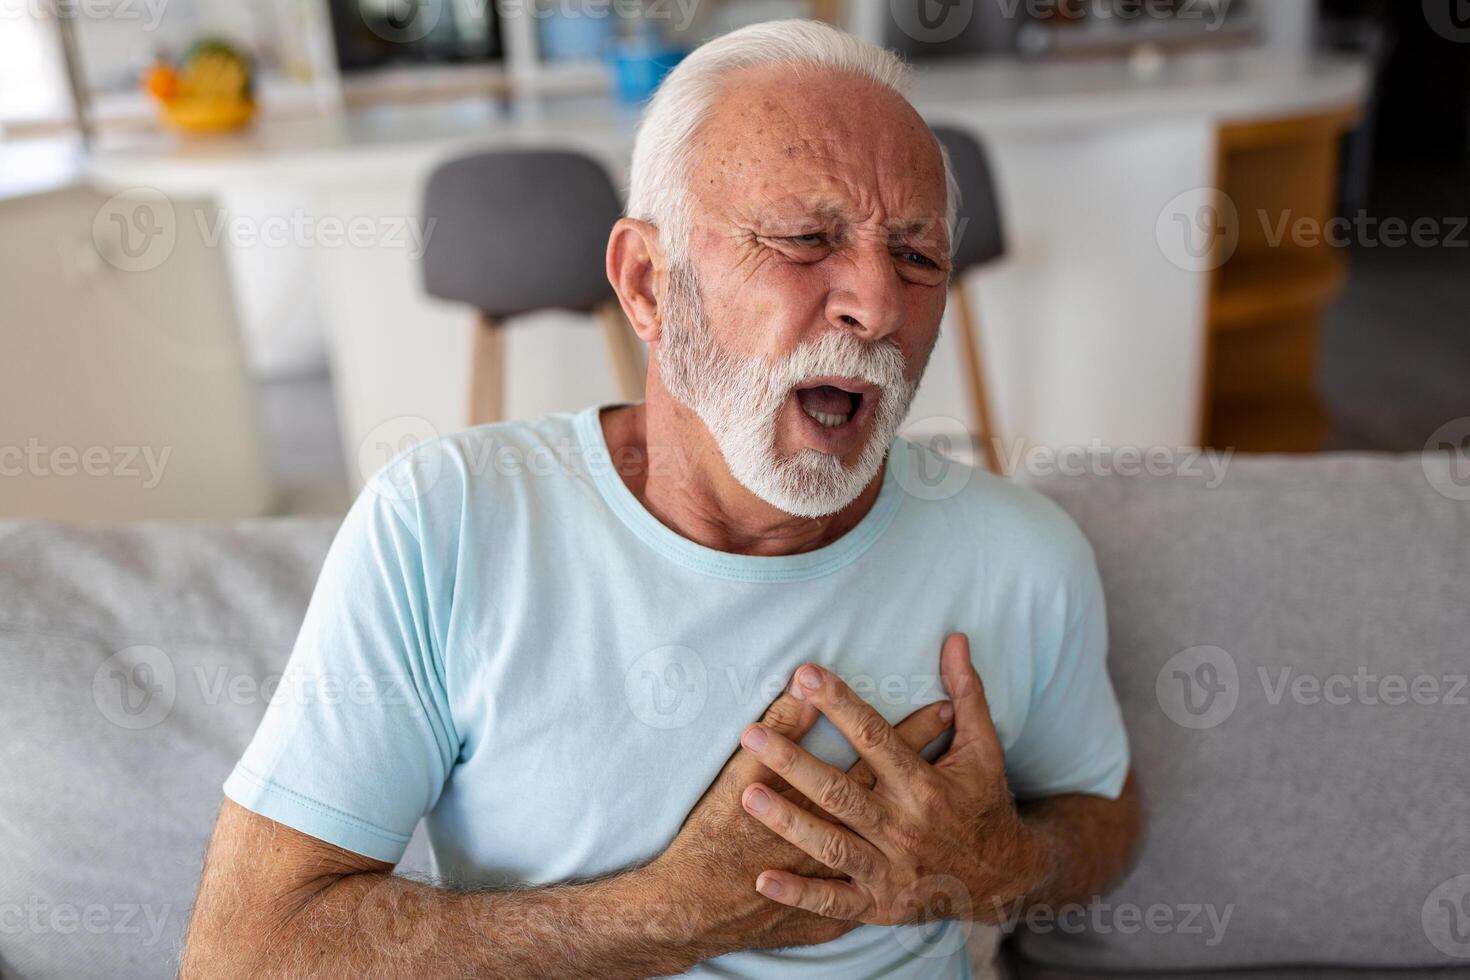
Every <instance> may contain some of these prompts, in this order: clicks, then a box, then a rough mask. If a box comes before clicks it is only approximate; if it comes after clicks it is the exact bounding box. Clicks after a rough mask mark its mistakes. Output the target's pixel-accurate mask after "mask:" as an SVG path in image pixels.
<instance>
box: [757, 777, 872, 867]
mask: <svg viewBox="0 0 1470 980" xmlns="http://www.w3.org/2000/svg"><path fill="white" fill-rule="evenodd" d="M740 803H741V805H742V806H744V807H745V812H747V813H749V814H750V815H751V816H752V817H755V818H756V819H757V820H759V821H760V822H761V823H763V824H765V825H766V826H767V827H769V828H770V829H771V831H772V832H774V833H775V834H776V835H778V836H780V837H783V838H785V839H786V840H787V841H789V842H790V843H792V844H794V845H796V846H797V847H798V848H800V849H801V850H802V851H804V852H806V854H807V855H808V856H810V857H811V858H812V859H814V860H816V861H818V862H820V863H822V864H824V865H826V866H827V867H829V868H831V869H832V870H833V871H836V872H839V873H840V874H845V875H847V876H848V877H849V878H852V879H853V880H854V881H868V880H870V879H871V878H872V877H873V873H874V871H875V870H876V869H877V862H878V861H880V860H881V856H880V855H879V854H878V852H877V851H876V850H874V848H873V846H872V845H871V844H869V843H867V842H866V841H864V840H862V839H860V838H858V837H856V836H854V835H853V834H852V833H850V832H848V831H846V830H843V829H842V828H840V827H838V826H836V825H834V824H833V823H831V822H830V821H827V820H823V819H822V818H821V817H819V816H816V815H815V814H813V813H810V812H808V811H806V810H803V809H802V808H801V807H799V806H796V805H795V804H793V803H792V802H791V801H790V800H788V799H786V798H785V797H784V796H781V795H780V794H779V793H772V792H771V791H770V790H768V789H766V787H764V786H762V785H761V784H760V783H754V784H752V785H750V786H747V787H746V789H745V792H744V793H742V794H741V796H740Z"/></svg>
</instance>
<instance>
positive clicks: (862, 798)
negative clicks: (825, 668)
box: [740, 725, 886, 839]
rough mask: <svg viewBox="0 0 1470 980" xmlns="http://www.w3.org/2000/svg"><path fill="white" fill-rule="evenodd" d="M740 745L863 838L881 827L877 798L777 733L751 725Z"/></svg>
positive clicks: (881, 812)
mask: <svg viewBox="0 0 1470 980" xmlns="http://www.w3.org/2000/svg"><path fill="white" fill-rule="evenodd" d="M740 744H741V745H743V746H745V748H746V749H747V750H749V751H750V752H751V754H752V755H754V756H755V757H756V758H757V759H759V760H760V761H761V764H762V765H764V766H765V767H766V768H768V769H770V770H771V771H772V772H773V773H775V774H776V775H778V776H780V777H781V778H782V779H784V780H786V782H787V783H789V784H791V786H792V787H793V788H795V789H796V790H797V791H798V792H799V793H801V794H802V795H803V796H805V797H806V798H807V799H808V800H810V801H811V802H812V803H814V804H815V805H816V806H818V807H820V808H821V809H823V810H825V811H827V813H828V814H829V815H831V816H833V817H836V818H837V819H838V820H841V821H842V822H843V823H845V824H847V826H849V827H851V828H852V829H853V830H855V831H857V832H858V833H860V834H862V835H863V836H864V837H867V838H869V839H873V838H874V836H875V834H877V832H878V831H879V830H880V829H881V827H882V825H883V823H884V820H885V816H886V812H885V809H886V808H885V807H884V805H883V804H882V803H881V802H880V801H879V800H878V798H877V797H875V796H874V795H873V794H872V793H871V792H869V791H868V789H867V788H865V787H863V786H859V785H858V784H857V783H855V782H853V781H852V780H851V779H850V778H848V775H847V773H845V772H842V771H840V770H838V769H837V768H835V767H833V766H830V765H828V764H827V763H825V762H823V761H822V760H821V759H818V758H817V757H816V756H814V755H812V754H811V753H810V752H808V751H807V750H806V749H804V748H802V747H801V746H800V745H797V744H796V743H795V742H793V741H791V740H790V739H788V738H786V737H785V736H784V735H782V734H781V733H780V732H776V731H772V730H771V729H768V728H766V727H765V726H764V725H751V726H750V727H749V728H747V729H746V730H745V734H744V735H742V736H741V739H740Z"/></svg>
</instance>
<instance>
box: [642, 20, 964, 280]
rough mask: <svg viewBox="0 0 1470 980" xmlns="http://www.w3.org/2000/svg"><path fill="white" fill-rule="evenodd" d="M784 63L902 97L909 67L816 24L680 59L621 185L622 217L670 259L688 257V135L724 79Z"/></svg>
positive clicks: (743, 37) (746, 33)
mask: <svg viewBox="0 0 1470 980" xmlns="http://www.w3.org/2000/svg"><path fill="white" fill-rule="evenodd" d="M767 64H791V65H794V66H797V67H798V68H799V67H803V66H805V67H813V68H824V69H830V70H833V71H845V72H850V73H852V74H854V75H857V76H859V77H861V78H866V79H869V80H871V81H873V82H876V83H878V84H879V85H881V86H883V87H884V88H887V89H889V90H890V91H892V92H894V93H895V94H897V95H898V96H900V97H904V96H905V92H906V91H907V88H908V81H909V73H910V71H909V66H908V65H907V64H905V63H904V62H903V60H902V59H901V58H899V56H898V55H896V54H894V53H893V52H892V51H889V50H887V49H885V48H881V47H879V46H877V45H875V44H869V43H868V42H867V41H863V40H861V39H859V38H856V37H853V36H852V35H851V34H848V33H846V32H844V31H840V30H838V29H837V28H835V27H833V26H831V25H830V24H825V23H823V22H821V21H815V20H775V21H766V22H765V23H760V24H752V25H751V26H749V27H743V28H741V29H740V30H737V31H731V32H730V33H729V34H725V35H723V36H721V37H718V38H715V39H714V40H712V41H709V42H708V43H706V44H703V45H701V46H700V47H698V48H697V49H695V50H694V52H693V53H691V54H690V55H689V56H688V57H687V58H685V59H684V60H683V61H681V62H680V63H679V64H678V65H677V66H676V67H675V68H674V70H673V71H671V72H670V73H669V75H668V77H667V78H665V79H664V81H663V84H662V85H660V86H659V89H658V92H657V93H655V94H654V96H653V99H652V101H651V102H649V104H648V107H647V108H646V109H645V110H644V112H643V118H642V120H641V121H640V122H639V124H638V136H637V140H636V142H635V143H634V144H633V165H632V169H631V170H630V171H629V180H628V216H629V217H631V218H638V219H640V220H643V221H647V222H649V223H651V224H653V225H655V226H657V228H658V229H659V240H660V242H661V244H662V245H663V247H664V250H665V251H666V252H667V253H668V254H669V256H670V257H671V259H672V260H673V261H674V262H676V263H678V262H683V261H685V260H687V257H688V251H687V249H688V243H689V236H690V233H691V231H692V227H691V226H692V213H693V207H694V205H693V201H692V199H691V196H690V193H689V188H690V183H691V176H692V171H693V166H694V155H695V149H696V147H695V136H696V135H697V133H698V130H699V127H700V124H701V123H702V122H703V121H704V119H705V116H706V115H708V113H709V111H710V108H711V107H712V106H713V105H714V102H715V99H716V98H717V97H718V95H719V92H720V89H721V87H722V86H723V84H724V79H725V76H726V75H728V74H729V73H731V72H733V71H736V70H738V69H741V68H749V67H752V66H755V65H767ZM939 151H940V155H941V156H942V157H943V159H944V176H945V190H946V196H947V207H946V214H945V221H946V222H947V227H948V229H949V231H950V234H951V235H953V234H954V231H955V219H956V215H957V212H958V209H959V185H958V183H957V182H956V181H955V177H954V170H953V167H952V166H951V165H950V160H949V154H948V153H946V152H945V151H944V148H943V146H942V145H941V146H940V148H939Z"/></svg>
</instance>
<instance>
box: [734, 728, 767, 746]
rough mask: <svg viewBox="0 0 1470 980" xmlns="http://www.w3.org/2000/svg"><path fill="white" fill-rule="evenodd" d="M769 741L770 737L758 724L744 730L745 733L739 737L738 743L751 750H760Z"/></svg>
mask: <svg viewBox="0 0 1470 980" xmlns="http://www.w3.org/2000/svg"><path fill="white" fill-rule="evenodd" d="M769 741H770V738H769V736H767V735H766V730H765V729H764V728H762V727H761V726H760V725H751V726H750V727H749V728H747V729H746V730H745V734H744V735H742V736H741V737H740V743H741V744H742V745H744V746H745V747H746V748H747V749H750V751H752V752H760V751H761V750H762V749H764V748H765V747H766V743H767V742H769Z"/></svg>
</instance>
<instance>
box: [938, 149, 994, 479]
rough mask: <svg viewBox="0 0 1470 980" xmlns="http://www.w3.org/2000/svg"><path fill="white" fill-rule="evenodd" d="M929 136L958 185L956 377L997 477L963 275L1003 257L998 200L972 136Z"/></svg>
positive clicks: (953, 300) (976, 332) (975, 325)
mask: <svg viewBox="0 0 1470 980" xmlns="http://www.w3.org/2000/svg"><path fill="white" fill-rule="evenodd" d="M934 135H935V136H936V137H938V139H939V142H940V145H941V146H943V147H944V150H945V152H946V153H947V154H949V160H950V166H951V167H952V168H953V169H954V174H955V179H956V180H957V181H958V182H959V185H960V210H959V218H958V222H957V224H956V225H955V241H954V246H953V250H954V270H955V271H954V279H953V281H952V283H951V285H950V304H951V305H952V306H953V307H954V308H955V311H956V312H957V313H958V314H959V318H960V344H961V346H962V348H963V350H964V357H965V364H964V370H963V372H962V373H963V375H964V379H965V388H966V393H967V395H968V396H969V400H970V415H971V424H972V426H973V427H974V431H975V433H976V434H977V435H978V436H979V437H980V444H981V446H982V447H983V449H984V459H985V465H986V467H987V468H989V469H990V471H991V472H993V473H1000V472H1002V462H1001V455H1000V452H999V450H998V448H997V446H996V440H997V439H998V438H999V436H998V434H997V433H996V431H995V424H994V422H993V419H994V413H993V412H992V411H991V401H990V388H989V385H988V384H987V383H986V380H985V360H984V358H983V357H982V355H981V352H980V321H979V318H978V316H977V314H976V312H975V304H974V301H973V300H972V299H971V297H970V295H969V293H968V292H967V291H966V289H965V273H967V272H969V271H970V270H971V269H974V268H976V267H977V266H981V265H985V264H987V263H990V262H994V261H995V260H996V259H999V258H1001V257H1002V256H1004V255H1005V252H1006V242H1005V228H1004V226H1003V224H1002V222H1001V216H1000V199H999V196H998V195H997V194H996V190H995V181H994V179H993V177H992V174H991V169H990V160H989V158H988V157H987V156H986V153H985V148H984V147H983V146H981V145H980V143H979V141H978V140H976V139H975V137H974V136H971V135H970V134H969V133H967V132H965V131H963V130H960V129H955V128H953V127H950V126H935V127H934Z"/></svg>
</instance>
